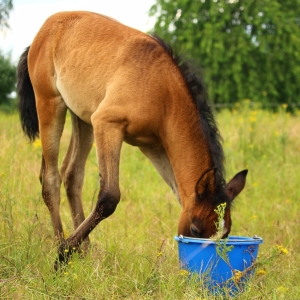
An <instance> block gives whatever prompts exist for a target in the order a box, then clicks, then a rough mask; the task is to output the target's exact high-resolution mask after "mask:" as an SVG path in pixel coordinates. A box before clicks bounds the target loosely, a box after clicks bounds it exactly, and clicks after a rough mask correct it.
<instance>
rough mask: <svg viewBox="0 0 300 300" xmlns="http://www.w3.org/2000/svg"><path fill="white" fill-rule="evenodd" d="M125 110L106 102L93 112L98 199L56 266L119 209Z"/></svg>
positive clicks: (60, 255)
mask: <svg viewBox="0 0 300 300" xmlns="http://www.w3.org/2000/svg"><path fill="white" fill-rule="evenodd" d="M103 102H104V101H103ZM103 102H102V103H103ZM103 106H104V105H103ZM105 108H106V109H105ZM123 111H124V109H123V108H120V111H116V110H110V109H109V108H107V107H105V106H104V108H102V104H101V105H100V108H98V110H97V111H96V112H95V113H94V114H93V115H92V118H91V119H92V124H93V128H94V137H95V142H96V147H97V159H98V165H99V171H100V192H99V195H98V201H97V204H96V207H95V208H94V209H93V211H92V212H91V213H90V215H89V216H88V217H87V218H86V219H85V220H84V221H83V222H82V223H81V224H80V226H79V227H78V228H77V229H76V230H75V231H74V232H73V233H72V234H71V236H70V237H69V238H68V239H67V240H66V241H65V242H64V243H62V244H61V246H60V248H59V255H58V260H57V261H56V263H55V268H56V269H57V268H58V267H59V264H60V263H61V262H64V261H66V260H68V257H69V255H70V254H71V253H72V252H73V251H74V250H75V249H78V248H79V246H80V244H81V243H82V241H83V240H84V239H86V237H87V236H88V235H89V233H90V232H91V231H92V230H93V229H94V228H95V227H96V226H97V224H98V223H99V222H100V221H102V220H103V219H105V218H107V217H109V216H110V215H111V214H112V213H113V212H114V211H115V209H116V207H117V204H118V203H119V201H120V189H119V161H120V151H121V145H122V142H123V139H124V131H125V127H126V119H125V117H122V114H123ZM118 113H119V114H118ZM66 250H67V251H66Z"/></svg>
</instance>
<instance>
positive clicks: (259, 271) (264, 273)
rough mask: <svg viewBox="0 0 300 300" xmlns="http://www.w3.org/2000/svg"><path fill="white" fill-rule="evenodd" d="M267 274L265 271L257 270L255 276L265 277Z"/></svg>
mask: <svg viewBox="0 0 300 300" xmlns="http://www.w3.org/2000/svg"><path fill="white" fill-rule="evenodd" d="M266 274H267V271H266V270H263V269H262V270H258V271H257V272H256V275H258V276H262V275H266Z"/></svg>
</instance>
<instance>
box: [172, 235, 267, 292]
mask: <svg viewBox="0 0 300 300" xmlns="http://www.w3.org/2000/svg"><path fill="white" fill-rule="evenodd" d="M175 240H176V241H177V242H178V256H179V261H180V267H181V269H184V270H187V271H189V272H192V273H197V274H199V275H200V279H202V280H203V281H204V283H205V284H206V286H207V287H208V289H209V290H210V291H212V292H214V293H222V289H223V288H224V287H226V288H227V289H229V291H230V294H231V295H234V294H235V293H237V292H242V291H243V290H244V289H245V286H246V283H247V280H248V279H249V277H250V276H251V275H252V274H253V272H254V266H255V265H254V262H255V260H256V258H257V255H258V247H259V245H260V244H262V243H263V239H262V238H260V237H256V236H254V237H253V238H250V237H242V236H230V237H228V238H227V239H225V240H219V241H218V242H216V241H213V240H211V239H199V238H190V237H183V236H179V237H178V236H175ZM224 246H226V247H230V246H232V247H231V248H232V249H231V250H230V251H228V252H227V255H226V256H223V255H222V257H221V256H220V255H219V254H218V253H217V247H218V249H222V247H223V249H224ZM220 247H221V248H220ZM223 257H225V260H224V259H223Z"/></svg>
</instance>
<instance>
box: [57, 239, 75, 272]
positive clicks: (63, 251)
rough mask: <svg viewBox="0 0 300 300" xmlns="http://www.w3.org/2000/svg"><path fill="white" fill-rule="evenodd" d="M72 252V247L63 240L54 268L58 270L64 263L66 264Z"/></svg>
mask: <svg viewBox="0 0 300 300" xmlns="http://www.w3.org/2000/svg"><path fill="white" fill-rule="evenodd" d="M71 254H72V253H71V250H70V247H69V246H68V245H67V243H66V242H63V243H62V244H61V245H60V246H59V248H58V256H57V258H56V260H55V262H54V270H55V271H58V270H59V268H60V267H61V266H62V265H64V264H66V263H67V262H68V260H69V257H70V256H71Z"/></svg>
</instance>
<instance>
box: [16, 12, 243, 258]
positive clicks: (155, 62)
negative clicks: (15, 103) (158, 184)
mask: <svg viewBox="0 0 300 300" xmlns="http://www.w3.org/2000/svg"><path fill="white" fill-rule="evenodd" d="M17 89H18V94H19V97H20V103H19V109H20V115H21V122H22V127H23V130H24V132H25V133H26V134H27V135H28V137H29V138H30V140H31V141H33V140H34V139H35V137H37V136H38V135H40V138H41V142H42V150H43V156H42V157H43V158H42V166H41V172H40V181H41V183H42V196H43V199H44V201H45V204H46V205H47V207H48V209H49V211H50V215H51V219H52V223H53V228H54V234H55V236H56V237H57V238H58V240H59V241H60V243H61V245H60V247H59V261H60V262H61V261H65V260H67V259H68V255H70V254H71V252H72V251H76V250H78V249H79V247H80V245H81V243H82V242H83V241H84V240H85V241H86V242H87V243H88V235H89V233H90V232H91V231H92V230H93V229H94V228H95V227H96V225H97V224H98V223H99V222H100V221H102V220H103V219H105V218H107V217H109V216H110V215H111V214H112V213H113V212H114V211H115V209H116V207H117V204H118V202H119V200H120V189H119V160H120V150H121V146H122V143H123V141H125V142H126V143H128V144H130V145H133V146H137V147H139V149H140V150H141V151H142V152H143V153H144V154H145V155H146V156H147V157H148V158H149V159H150V161H151V162H152V163H153V165H154V166H155V168H156V169H157V171H158V172H159V174H160V175H161V176H162V178H163V179H164V180H165V181H166V183H167V184H168V185H169V186H170V187H171V189H172V190H173V192H174V194H175V195H176V197H177V199H178V201H179V202H180V204H181V206H182V211H181V215H180V220H179V225H178V234H182V235H184V236H193V237H202V238H209V237H211V236H212V235H214V234H215V233H216V226H215V222H216V221H217V215H216V213H215V212H214V209H215V208H216V206H217V205H219V204H220V203H223V202H225V203H226V204H227V206H226V213H225V218H224V233H223V234H224V237H225V236H227V235H228V234H229V231H230V228H231V218H230V206H231V203H232V200H233V199H234V198H235V197H236V196H237V195H238V194H239V193H240V191H241V190H242V189H243V187H244V185H245V181H246V174H247V170H244V171H242V172H240V173H238V174H237V175H236V176H235V177H234V178H233V179H232V180H231V181H230V182H229V183H228V184H227V185H226V183H225V180H224V167H223V161H224V155H223V150H222V146H221V141H220V140H221V138H220V135H219V131H218V129H217V126H216V122H215V120H214V117H213V114H212V111H211V109H210V107H209V106H208V104H207V101H206V93H205V90H204V87H203V84H202V82H201V81H200V80H199V79H197V78H196V76H195V75H194V74H193V73H192V72H191V71H190V70H189V68H188V66H187V64H186V63H183V62H181V61H180V59H179V57H178V56H175V55H174V54H173V52H172V50H171V48H170V47H169V46H168V45H166V43H165V42H164V41H162V40H161V39H159V38H157V37H153V36H149V35H147V34H145V33H142V32H140V31H138V30H135V29H133V28H129V27H127V26H124V25H122V24H121V23H118V22H117V21H115V20H113V19H111V18H109V17H106V16H103V15H99V14H95V13H90V12H79V11H77V12H61V13H57V14H54V15H53V16H51V17H50V18H48V19H47V20H46V22H45V23H44V25H43V26H42V28H41V29H40V31H39V32H38V33H37V35H36V37H35V39H34V41H33V43H32V45H31V46H30V47H28V48H27V49H26V50H25V52H24V53H23V54H22V56H21V58H20V62H19V65H18V84H17ZM67 110H69V111H70V113H71V118H72V136H71V141H70V145H69V148H68V151H67V154H66V157H65V158H64V161H63V163H62V167H61V169H60V172H59V170H58V154H59V144H60V138H61V135H62V132H63V128H64V123H65V116H66V112H67ZM94 140H95V143H96V149H97V160H98V165H99V173H100V192H99V196H98V201H97V204H96V206H95V208H94V209H93V211H92V212H91V214H90V215H89V216H88V217H87V218H86V219H85V217H84V213H83V208H82V203H81V191H82V185H83V178H84V168H85V163H86V159H87V156H88V154H89V152H90V150H91V147H92V144H93V141H94ZM62 181H63V183H64V186H65V189H66V193H67V197H68V201H69V204H70V209H71V213H72V218H73V223H74V232H73V233H72V234H71V236H69V237H68V238H67V239H66V240H64V238H63V228H62V223H61V218H60V213H59V203H60V185H61V182H62ZM65 253H67V254H66V255H65Z"/></svg>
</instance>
